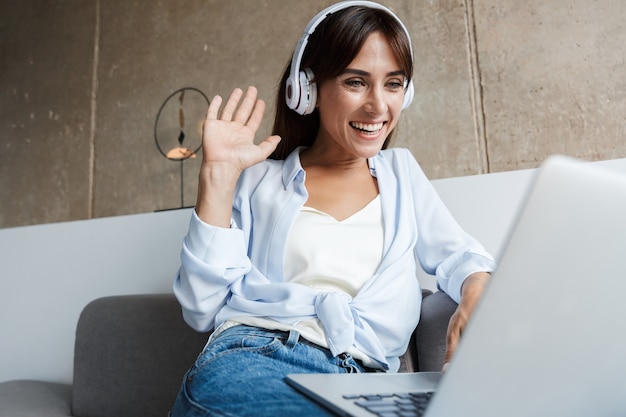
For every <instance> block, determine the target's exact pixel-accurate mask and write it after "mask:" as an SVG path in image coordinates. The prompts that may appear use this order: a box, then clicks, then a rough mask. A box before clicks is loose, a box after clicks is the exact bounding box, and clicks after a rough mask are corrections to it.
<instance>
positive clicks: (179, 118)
mask: <svg viewBox="0 0 626 417" xmlns="http://www.w3.org/2000/svg"><path fill="white" fill-rule="evenodd" d="M209 103H210V101H209V99H208V98H207V96H206V94H204V93H203V92H202V91H200V90H199V89H197V88H194V87H184V88H181V89H178V90H176V91H174V92H173V93H172V94H170V95H169V96H168V97H167V98H166V99H165V101H164V102H163V104H162V105H161V107H160V108H159V112H158V113H157V116H156V120H155V122H154V143H155V144H156V147H157V149H158V150H159V152H160V153H161V155H163V156H164V157H165V158H167V159H168V160H170V161H174V162H178V163H179V164H180V208H184V207H185V193H184V175H183V163H184V162H185V161H186V160H188V159H193V158H196V154H197V153H198V151H200V149H201V148H202V124H203V122H204V119H205V117H206V112H207V109H208V106H209Z"/></svg>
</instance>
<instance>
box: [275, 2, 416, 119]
mask: <svg viewBox="0 0 626 417" xmlns="http://www.w3.org/2000/svg"><path fill="white" fill-rule="evenodd" d="M351 6H366V7H370V8H372V9H379V10H384V11H386V12H387V13H389V14H390V15H391V16H393V17H394V18H395V19H396V20H397V21H398V23H399V24H400V26H401V27H402V29H404V32H405V33H406V37H407V39H408V40H409V47H410V48H411V57H413V46H412V45H411V36H410V35H409V31H408V30H407V28H406V26H404V24H403V23H402V21H401V20H400V18H398V16H396V15H395V14H394V13H393V12H392V11H391V10H389V9H388V8H386V7H385V6H382V5H380V4H378V3H374V2H373V1H342V2H339V3H337V4H334V5H332V6H330V7H328V8H326V9H324V10H322V11H321V12H319V13H318V14H317V15H315V17H314V18H313V19H311V21H310V22H309V23H308V24H307V25H306V27H305V28H304V34H303V35H302V37H301V38H300V40H299V41H298V44H297V45H296V49H295V50H294V52H293V58H292V59H291V70H290V71H289V77H288V78H287V82H286V87H287V88H286V89H285V99H286V101H287V106H288V107H289V108H290V109H292V110H295V111H296V112H297V113H298V114H301V115H306V114H311V113H313V110H314V109H315V102H316V100H317V85H316V84H315V83H314V82H312V80H313V71H311V69H310V68H305V69H304V70H301V69H300V65H301V63H302V56H303V55H304V49H305V47H306V45H307V43H308V42H309V36H310V35H311V34H312V33H313V32H314V31H315V28H317V26H318V25H319V24H320V23H322V21H323V20H324V19H326V18H327V17H328V16H330V15H331V14H333V13H335V12H337V11H339V10H343V9H345V8H348V7H351ZM413 94H414V92H413V80H411V82H410V83H409V85H408V86H407V88H406V91H405V93H404V102H403V103H402V109H406V108H407V107H409V105H410V104H411V102H412V101H413Z"/></svg>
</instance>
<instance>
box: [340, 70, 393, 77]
mask: <svg viewBox="0 0 626 417" xmlns="http://www.w3.org/2000/svg"><path fill="white" fill-rule="evenodd" d="M343 73H344V74H354V75H361V76H364V77H367V76H370V75H372V74H370V73H369V72H367V71H363V70H360V69H354V68H346V69H345V70H344V71H343ZM395 76H401V77H404V76H405V75H404V71H402V70H397V71H391V72H388V73H387V77H395Z"/></svg>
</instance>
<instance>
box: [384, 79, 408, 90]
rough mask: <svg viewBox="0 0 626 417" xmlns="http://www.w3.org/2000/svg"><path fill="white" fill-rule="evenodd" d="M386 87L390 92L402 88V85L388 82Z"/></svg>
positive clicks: (399, 82) (398, 82) (396, 82)
mask: <svg viewBox="0 0 626 417" xmlns="http://www.w3.org/2000/svg"><path fill="white" fill-rule="evenodd" d="M387 86H389V88H391V89H392V90H398V89H401V88H404V83H403V82H401V81H389V82H388V83H387Z"/></svg>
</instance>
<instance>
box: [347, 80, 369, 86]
mask: <svg viewBox="0 0 626 417" xmlns="http://www.w3.org/2000/svg"><path fill="white" fill-rule="evenodd" d="M346 85H348V86H349V87H361V86H363V85H365V84H364V83H363V81H361V80H346Z"/></svg>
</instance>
